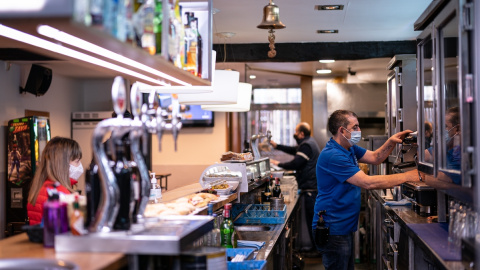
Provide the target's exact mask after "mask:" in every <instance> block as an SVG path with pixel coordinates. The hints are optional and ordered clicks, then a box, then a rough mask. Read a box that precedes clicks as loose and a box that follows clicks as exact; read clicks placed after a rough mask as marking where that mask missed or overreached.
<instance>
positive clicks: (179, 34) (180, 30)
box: [174, 0, 186, 69]
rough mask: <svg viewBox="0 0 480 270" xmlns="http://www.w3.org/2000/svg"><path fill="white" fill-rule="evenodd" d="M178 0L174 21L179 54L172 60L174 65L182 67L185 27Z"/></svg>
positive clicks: (177, 0)
mask: <svg viewBox="0 0 480 270" xmlns="http://www.w3.org/2000/svg"><path fill="white" fill-rule="evenodd" d="M179 2H180V1H179V0H176V1H175V21H176V28H177V44H178V49H179V55H178V56H177V61H176V62H174V64H175V66H177V67H178V68H181V69H183V68H184V67H185V57H186V55H185V54H186V52H185V28H184V26H183V23H182V6H180V3H179Z"/></svg>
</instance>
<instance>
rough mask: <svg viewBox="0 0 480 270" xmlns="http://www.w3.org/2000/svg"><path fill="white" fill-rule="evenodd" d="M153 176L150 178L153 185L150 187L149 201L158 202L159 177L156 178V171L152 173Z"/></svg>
mask: <svg viewBox="0 0 480 270" xmlns="http://www.w3.org/2000/svg"><path fill="white" fill-rule="evenodd" d="M150 176H151V177H152V178H151V179H150V183H152V186H151V187H150V195H149V196H148V203H157V178H155V173H154V172H152V173H150Z"/></svg>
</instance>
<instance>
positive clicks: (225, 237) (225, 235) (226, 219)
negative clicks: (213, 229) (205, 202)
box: [220, 203, 236, 248]
mask: <svg viewBox="0 0 480 270" xmlns="http://www.w3.org/2000/svg"><path fill="white" fill-rule="evenodd" d="M231 209H232V204H231V203H227V204H225V206H224V207H223V222H222V225H220V237H221V245H222V247H225V248H234V247H236V245H235V238H236V237H235V228H234V226H233V222H232V219H231V217H230V210H231Z"/></svg>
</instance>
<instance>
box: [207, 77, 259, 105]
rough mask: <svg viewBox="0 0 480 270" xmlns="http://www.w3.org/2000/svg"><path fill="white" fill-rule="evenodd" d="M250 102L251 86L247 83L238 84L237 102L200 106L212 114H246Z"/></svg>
mask: <svg viewBox="0 0 480 270" xmlns="http://www.w3.org/2000/svg"><path fill="white" fill-rule="evenodd" d="M251 100H252V85H251V84H249V83H243V82H241V83H239V84H238V101H237V103H235V104H231V105H228V104H227V105H202V110H206V111H214V112H248V111H250V103H251Z"/></svg>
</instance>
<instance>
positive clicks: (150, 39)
mask: <svg viewBox="0 0 480 270" xmlns="http://www.w3.org/2000/svg"><path fill="white" fill-rule="evenodd" d="M153 1H154V0H146V1H145V3H144V4H143V5H142V6H141V7H140V14H142V15H143V16H142V18H143V34H142V37H141V41H142V48H143V49H144V50H145V51H147V52H148V53H149V54H151V55H154V54H155V50H156V46H155V33H154V28H155V26H154V23H153V21H154V17H155V3H154V2H153Z"/></svg>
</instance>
